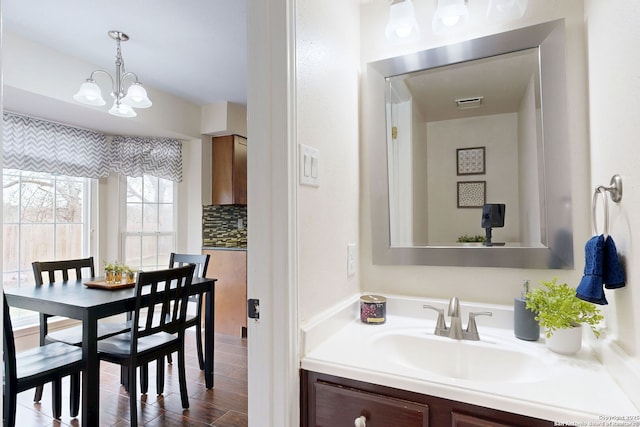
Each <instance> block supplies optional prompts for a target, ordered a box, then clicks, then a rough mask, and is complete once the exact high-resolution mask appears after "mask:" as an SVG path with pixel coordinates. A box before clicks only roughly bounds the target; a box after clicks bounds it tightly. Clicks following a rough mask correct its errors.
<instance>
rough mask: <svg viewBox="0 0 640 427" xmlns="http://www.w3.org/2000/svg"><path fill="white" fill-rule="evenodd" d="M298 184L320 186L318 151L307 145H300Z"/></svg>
mask: <svg viewBox="0 0 640 427" xmlns="http://www.w3.org/2000/svg"><path fill="white" fill-rule="evenodd" d="M298 152H299V154H300V166H299V169H300V184H301V185H310V186H312V187H319V186H320V151H318V150H317V149H316V148H312V147H309V146H308V145H304V144H300V145H299V150H298Z"/></svg>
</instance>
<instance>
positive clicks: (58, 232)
mask: <svg viewBox="0 0 640 427" xmlns="http://www.w3.org/2000/svg"><path fill="white" fill-rule="evenodd" d="M90 183H91V180H90V179H88V178H74V177H69V176H61V175H52V174H49V173H40V172H28V171H20V170H16V169H3V184H4V188H3V197H2V200H3V229H2V232H3V251H2V262H3V283H4V288H7V289H8V288H16V287H20V286H33V285H34V278H33V270H32V268H31V263H32V262H33V261H36V260H42V261H49V260H54V259H72V258H82V257H85V256H89V255H87V254H88V253H89V225H88V222H89V221H88V218H89V216H88V212H87V210H88V209H87V207H88V206H89V203H88V200H89V193H90V188H91V185H90ZM12 316H14V317H15V323H16V325H21V324H25V323H29V322H33V321H34V320H35V317H34V313H32V312H28V311H24V310H16V311H15V312H13V311H12ZM21 317H22V318H21Z"/></svg>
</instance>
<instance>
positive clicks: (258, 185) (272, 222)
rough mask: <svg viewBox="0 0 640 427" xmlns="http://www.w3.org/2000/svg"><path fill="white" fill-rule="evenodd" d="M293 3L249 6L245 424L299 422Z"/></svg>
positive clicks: (278, 0)
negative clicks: (256, 306)
mask: <svg viewBox="0 0 640 427" xmlns="http://www.w3.org/2000/svg"><path fill="white" fill-rule="evenodd" d="M294 6H295V0H252V1H251V2H250V4H249V5H248V7H247V15H248V18H247V19H248V21H247V24H248V25H247V27H248V32H247V41H248V50H247V54H248V56H247V61H248V91H247V92H248V100H247V118H248V120H247V125H248V155H247V175H248V184H247V185H248V200H249V203H248V205H247V217H248V218H247V221H248V223H249V224H250V227H251V231H250V232H249V233H248V244H247V248H248V253H247V256H248V261H247V264H248V268H247V295H248V298H255V299H259V300H260V319H259V320H253V319H248V322H247V330H248V351H247V355H248V395H249V406H248V414H249V424H248V425H249V427H288V426H291V427H293V426H298V425H300V405H299V402H300V398H299V396H300V379H299V351H298V345H299V344H298V282H297V268H298V267H297V266H298V253H297V222H296V217H297V215H296V190H297V188H296V184H297V181H296V176H297V175H296V170H297V169H296V167H297V165H296V137H295V135H296V127H295V123H296V121H295V31H294V30H295V8H294Z"/></svg>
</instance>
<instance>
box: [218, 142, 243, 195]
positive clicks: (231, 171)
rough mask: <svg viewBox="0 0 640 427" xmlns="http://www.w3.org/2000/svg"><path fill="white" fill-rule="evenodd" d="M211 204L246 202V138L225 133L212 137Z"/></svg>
mask: <svg viewBox="0 0 640 427" xmlns="http://www.w3.org/2000/svg"><path fill="white" fill-rule="evenodd" d="M212 144H213V145H212V150H211V151H212V155H213V158H212V163H211V170H212V177H211V187H212V194H211V204H213V205H246V204H247V139H246V138H244V137H242V136H239V135H227V136H219V137H214V138H213V139H212Z"/></svg>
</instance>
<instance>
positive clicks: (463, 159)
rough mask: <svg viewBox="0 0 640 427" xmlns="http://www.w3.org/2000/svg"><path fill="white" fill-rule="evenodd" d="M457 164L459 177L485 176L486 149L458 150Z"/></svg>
mask: <svg viewBox="0 0 640 427" xmlns="http://www.w3.org/2000/svg"><path fill="white" fill-rule="evenodd" d="M456 164H457V167H458V171H457V172H458V175H482V174H484V173H485V172H484V167H485V159H484V147H472V148H458V149H456Z"/></svg>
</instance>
